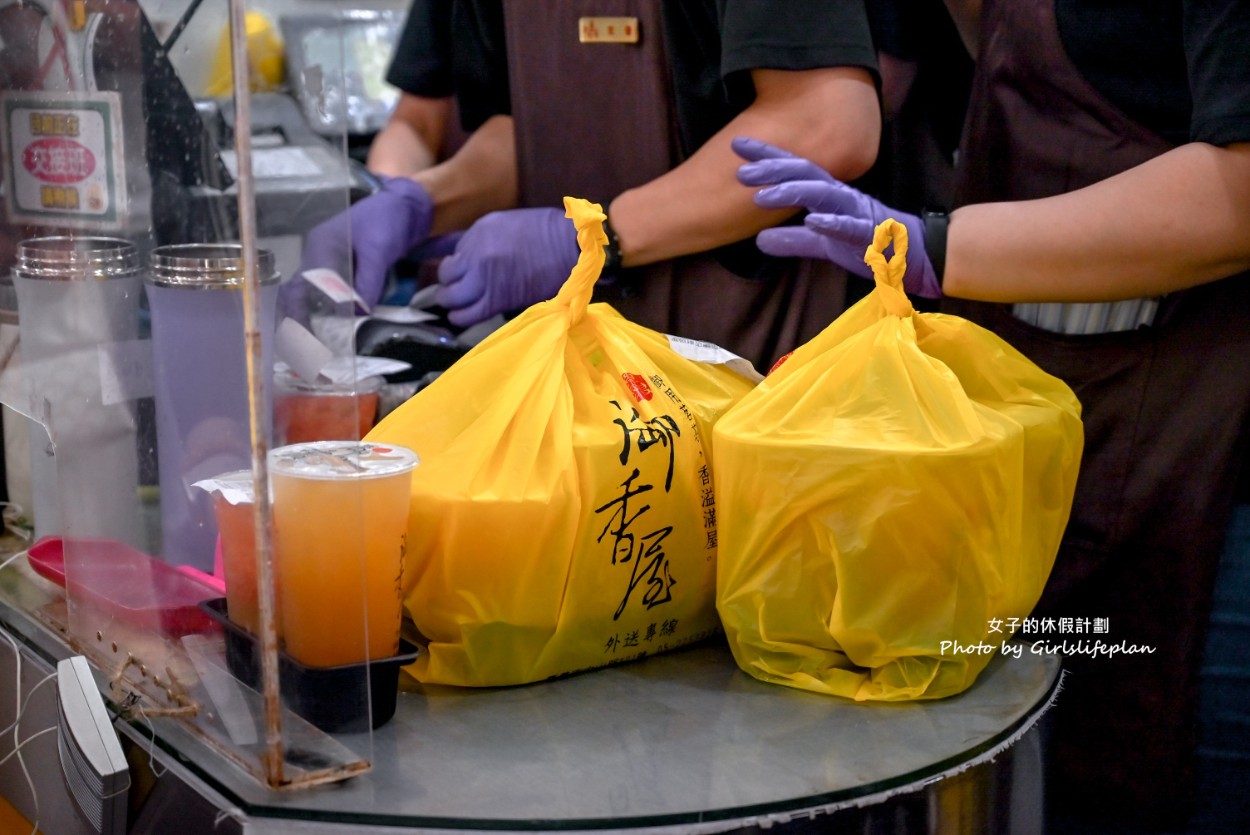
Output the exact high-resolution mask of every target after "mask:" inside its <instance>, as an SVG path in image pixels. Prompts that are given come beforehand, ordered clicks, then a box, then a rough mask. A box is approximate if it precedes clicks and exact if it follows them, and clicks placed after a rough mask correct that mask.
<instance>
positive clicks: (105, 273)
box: [13, 237, 145, 547]
mask: <svg viewBox="0 0 1250 835" xmlns="http://www.w3.org/2000/svg"><path fill="white" fill-rule="evenodd" d="M13 284H14V288H15V290H16V292H17V300H18V318H19V333H20V340H21V356H22V375H23V378H24V380H25V385H26V389H27V393H28V395H29V401H28V403H26V404H23V405H25V406H27V407H28V408H27V409H22V411H24V412H26V413H27V414H29V415H30V416H31V417H33V418H34V419H35V420H36V421H38V422H39V423H40V424H42V425H43V427H44V429H45V430H46V434H45V433H44V432H42V431H39V430H38V429H37V427H33V426H32V434H31V444H30V446H31V494H32V501H33V504H34V507H33V513H34V519H35V532H36V535H37V536H46V535H53V534H56V535H65V536H76V537H103V538H108V539H115V540H118V541H121V542H125V543H127V544H130V545H134V546H136V547H142V546H143V545H144V543H143V542H142V541H141V537H142V527H141V525H140V513H139V508H140V498H139V494H138V487H139V456H138V450H137V445H136V442H137V417H136V415H137V411H136V407H135V401H134V400H133V398H132V394H131V393H130V391H128V389H129V387H128V385H127V377H128V375H130V374H131V373H132V371H131V370H130V369H131V366H132V364H133V363H132V362H131V359H133V358H134V357H135V356H136V352H142V351H143V350H145V346H142V344H141V343H139V342H138V336H139V300H140V293H141V292H142V289H141V288H142V283H141V280H140V263H139V254H138V252H137V250H136V248H135V246H134V244H132V243H130V242H129V241H125V240H122V239H118V238H104V237H47V238H34V239H30V240H27V241H23V242H22V243H21V244H20V245H19V246H18V251H17V264H16V266H15V267H14V270H13ZM133 373H137V374H140V375H142V373H143V372H142V371H141V370H140V371H137V372H133Z"/></svg>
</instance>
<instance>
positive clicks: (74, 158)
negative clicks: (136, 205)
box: [3, 92, 126, 228]
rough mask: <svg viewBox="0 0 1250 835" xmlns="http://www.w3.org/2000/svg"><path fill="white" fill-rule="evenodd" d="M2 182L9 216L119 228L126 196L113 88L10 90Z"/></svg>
mask: <svg viewBox="0 0 1250 835" xmlns="http://www.w3.org/2000/svg"><path fill="white" fill-rule="evenodd" d="M3 112H4V126H3V138H4V149H5V154H4V161H5V172H4V177H3V179H5V180H7V182H8V183H9V186H10V187H9V188H8V190H7V194H8V201H9V212H10V214H11V216H12V217H14V218H16V219H19V220H22V221H25V222H28V223H40V222H43V223H52V224H58V225H69V226H91V227H96V228H99V227H116V226H119V225H120V222H121V217H122V214H123V209H124V201H125V195H126V188H125V180H124V171H125V166H124V164H123V159H124V157H123V155H122V153H123V151H122V138H121V131H120V129H119V124H118V114H119V113H120V98H119V97H118V95H117V93H52V92H38V93H15V92H11V93H7V94H5V96H4V100H3Z"/></svg>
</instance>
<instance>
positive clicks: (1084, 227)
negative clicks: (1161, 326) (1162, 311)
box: [943, 143, 1250, 301]
mask: <svg viewBox="0 0 1250 835" xmlns="http://www.w3.org/2000/svg"><path fill="white" fill-rule="evenodd" d="M1247 269H1250V144H1241V145H1233V146H1229V147H1227V148H1219V147H1215V146H1212V145H1205V144H1201V143H1192V144H1189V145H1184V146H1182V147H1180V148H1177V149H1175V150H1173V151H1170V152H1168V153H1166V154H1163V155H1162V156H1160V157H1157V158H1155V159H1153V160H1150V161H1149V162H1147V163H1144V164H1142V165H1139V166H1137V167H1135V168H1133V169H1130V170H1129V171H1126V172H1124V173H1122V174H1119V175H1118V176H1115V177H1112V178H1109V179H1107V180H1104V181H1102V182H1100V183H1097V184H1095V185H1093V186H1089V187H1088V188H1084V189H1080V190H1077V191H1073V192H1070V193H1068V194H1064V195H1060V196H1057V197H1050V198H1045V199H1042V200H1029V201H1019V202H1014V203H986V204H979V205H970V206H965V207H963V208H960V209H958V210H957V211H955V212H954V213H953V214H952V215H951V220H950V228H949V232H948V236H947V256H946V274H945V277H944V280H943V291H944V292H945V293H946V294H947V295H950V296H956V297H959V298H967V299H979V300H982V301H1107V300H1113V299H1126V298H1135V297H1139V296H1153V295H1160V294H1163V293H1167V292H1171V291H1175V290H1182V289H1185V288H1187V287H1193V286H1195V285H1198V284H1203V283H1206V282H1209V281H1214V280H1217V279H1220V278H1225V277H1227V276H1230V275H1234V274H1236V273H1238V272H1241V271H1244V270H1247Z"/></svg>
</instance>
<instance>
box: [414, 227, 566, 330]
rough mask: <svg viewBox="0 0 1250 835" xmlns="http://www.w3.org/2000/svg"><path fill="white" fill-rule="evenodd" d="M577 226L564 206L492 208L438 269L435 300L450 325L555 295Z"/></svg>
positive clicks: (467, 323)
mask: <svg viewBox="0 0 1250 835" xmlns="http://www.w3.org/2000/svg"><path fill="white" fill-rule="evenodd" d="M580 252H581V250H580V249H579V248H578V246H577V230H576V229H575V228H574V226H573V224H572V223H570V222H569V219H568V218H567V217H566V216H565V214H564V210H563V209H555V208H542V209H512V210H510V211H505V212H491V213H490V214H488V215H484V216H483V217H481V218H480V219H479V220H478V221H477V222H476V223H474V224H473V225H472V226H470V227H469V229H468V231H467V232H465V233H464V235H463V236H462V237H461V238H460V240H459V242H458V243H457V244H456V251H455V254H453V255H451V256H449V257H447V258H445V259H443V262H442V263H441V264H439V267H438V283H439V285H440V287H439V289H438V291H437V292H436V293H435V294H434V301H435V303H437V304H439V305H442V306H443V307H445V308H447V310H448V313H447V319H448V321H450V322H451V323H452V324H453V325H459V326H460V327H468V326H470V325H475V324H477V323H478V322H482V321H485V320H486V319H489V318H490V317H491V316H494V315H495V314H496V313H502V312H504V311H507V310H516V309H518V308H523V307H528V306H529V305H531V304H534V303H536V302H540V301H544V300H546V299H550V298H553V297H554V296H555V295H556V293H558V292H559V291H560V287H561V286H562V285H563V284H564V282H565V280H566V279H567V278H568V277H569V273H570V272H572V270H573V267H574V266H575V265H576V264H577V257H578V255H579V254H580Z"/></svg>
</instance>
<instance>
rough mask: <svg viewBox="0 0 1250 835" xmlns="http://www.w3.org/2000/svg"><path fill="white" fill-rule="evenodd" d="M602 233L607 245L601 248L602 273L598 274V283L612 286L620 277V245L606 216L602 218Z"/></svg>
mask: <svg viewBox="0 0 1250 835" xmlns="http://www.w3.org/2000/svg"><path fill="white" fill-rule="evenodd" d="M603 233H604V234H605V235H607V236H608V243H607V245H606V246H604V248H603V271H602V272H600V273H599V281H600V282H602V283H603V284H612V283H613V282H615V281H616V280H617V279H618V278H620V276H621V245H620V243H619V242H618V241H617V240H616V232H615V231H614V230H613V229H612V224H611V223H609V222H608V218H607V215H604V218H603Z"/></svg>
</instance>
